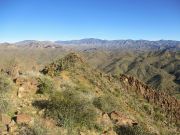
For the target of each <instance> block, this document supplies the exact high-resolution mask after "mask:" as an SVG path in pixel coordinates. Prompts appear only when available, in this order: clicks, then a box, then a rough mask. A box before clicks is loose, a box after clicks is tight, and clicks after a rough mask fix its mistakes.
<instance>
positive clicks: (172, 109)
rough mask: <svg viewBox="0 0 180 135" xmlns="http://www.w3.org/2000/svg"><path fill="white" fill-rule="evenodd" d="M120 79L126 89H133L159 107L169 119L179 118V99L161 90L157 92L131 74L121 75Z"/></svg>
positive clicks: (176, 120) (175, 120)
mask: <svg viewBox="0 0 180 135" xmlns="http://www.w3.org/2000/svg"><path fill="white" fill-rule="evenodd" d="M120 80H121V82H122V83H123V85H124V86H125V87H126V88H127V90H134V91H135V92H136V93H137V94H138V95H140V96H143V97H144V99H146V100H147V101H148V102H150V103H153V104H155V105H158V106H159V107H161V108H162V109H163V110H164V111H165V112H166V114H167V117H169V118H170V119H171V121H174V122H178V121H179V120H180V101H179V100H177V99H176V98H175V97H172V96H170V95H167V94H166V93H163V92H157V91H155V90H154V89H152V88H150V87H149V86H147V85H145V84H144V83H143V82H141V81H139V80H137V79H136V78H134V77H131V76H127V75H121V76H120ZM129 88H131V89H129Z"/></svg>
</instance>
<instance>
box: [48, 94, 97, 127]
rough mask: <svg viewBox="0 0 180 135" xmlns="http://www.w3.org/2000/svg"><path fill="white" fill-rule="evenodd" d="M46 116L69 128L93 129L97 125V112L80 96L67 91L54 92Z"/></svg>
mask: <svg viewBox="0 0 180 135" xmlns="http://www.w3.org/2000/svg"><path fill="white" fill-rule="evenodd" d="M45 115H46V116H50V117H52V118H54V119H55V120H57V124H58V125H63V126H64V127H67V128H69V127H78V126H79V127H87V128H92V127H93V126H94V124H95V123H94V121H95V118H96V111H95V109H94V107H93V105H92V104H91V103H90V102H88V101H87V100H86V99H84V98H82V96H81V95H80V94H78V93H77V92H74V91H70V90H66V91H64V92H54V93H53V94H52V95H51V96H50V103H49V104H48V106H47V109H46V111H45Z"/></svg>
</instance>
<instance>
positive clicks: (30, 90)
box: [14, 76, 38, 98]
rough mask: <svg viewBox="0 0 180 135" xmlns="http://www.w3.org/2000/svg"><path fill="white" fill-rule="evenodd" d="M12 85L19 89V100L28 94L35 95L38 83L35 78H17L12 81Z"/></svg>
mask: <svg viewBox="0 0 180 135" xmlns="http://www.w3.org/2000/svg"><path fill="white" fill-rule="evenodd" d="M14 83H15V84H16V85H17V86H18V87H19V88H18V91H17V96H18V97H19V98H22V97H25V96H28V95H29V94H35V93H36V91H37V86H38V81H37V79H36V78H26V77H23V76H19V77H17V78H16V79H14Z"/></svg>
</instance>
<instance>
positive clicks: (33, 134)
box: [19, 121, 47, 135]
mask: <svg viewBox="0 0 180 135" xmlns="http://www.w3.org/2000/svg"><path fill="white" fill-rule="evenodd" d="M19 135H47V129H46V128H45V127H44V126H43V123H40V122H39V121H35V124H34V125H33V126H29V125H26V124H22V125H19Z"/></svg>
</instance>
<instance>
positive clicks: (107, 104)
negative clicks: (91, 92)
mask: <svg viewBox="0 0 180 135" xmlns="http://www.w3.org/2000/svg"><path fill="white" fill-rule="evenodd" d="M93 105H94V106H95V107H97V108H98V109H100V110H102V111H104V112H111V111H113V110H116V109H117V108H118V107H119V105H118V102H117V100H116V98H115V97H112V96H110V95H109V96H107V95H103V96H101V97H98V98H95V99H94V101H93Z"/></svg>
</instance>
